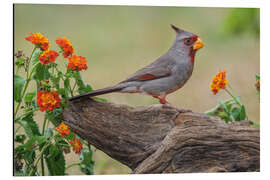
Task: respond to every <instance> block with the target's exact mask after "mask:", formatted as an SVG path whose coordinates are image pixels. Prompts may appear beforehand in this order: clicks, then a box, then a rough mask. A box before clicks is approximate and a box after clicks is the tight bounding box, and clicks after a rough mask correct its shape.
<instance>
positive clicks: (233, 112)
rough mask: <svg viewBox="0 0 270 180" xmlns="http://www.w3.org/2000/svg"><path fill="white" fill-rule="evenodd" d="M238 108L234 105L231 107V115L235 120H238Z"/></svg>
mask: <svg viewBox="0 0 270 180" xmlns="http://www.w3.org/2000/svg"><path fill="white" fill-rule="evenodd" d="M240 111H241V110H240V109H239V108H237V107H235V108H233V109H232V116H233V117H234V120H235V121H239V120H240Z"/></svg>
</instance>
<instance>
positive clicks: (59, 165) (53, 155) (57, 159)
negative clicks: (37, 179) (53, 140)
mask: <svg viewBox="0 0 270 180" xmlns="http://www.w3.org/2000/svg"><path fill="white" fill-rule="evenodd" d="M45 160H46V164H47V167H48V170H49V175H52V176H55V175H65V158H64V154H63V151H62V150H61V149H59V147H58V146H56V145H53V144H52V145H51V146H49V148H48V149H47V151H45Z"/></svg>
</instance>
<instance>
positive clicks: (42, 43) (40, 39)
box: [25, 33, 50, 50]
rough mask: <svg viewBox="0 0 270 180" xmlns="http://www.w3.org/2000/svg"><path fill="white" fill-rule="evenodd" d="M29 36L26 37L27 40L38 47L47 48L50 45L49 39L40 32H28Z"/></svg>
mask: <svg viewBox="0 0 270 180" xmlns="http://www.w3.org/2000/svg"><path fill="white" fill-rule="evenodd" d="M30 34H31V36H28V37H26V38H25V39H26V40H27V41H30V42H31V43H32V44H35V45H36V46H38V47H40V48H41V49H42V50H47V49H49V47H50V44H49V40H48V39H47V38H46V37H45V36H43V35H42V34H41V33H30Z"/></svg>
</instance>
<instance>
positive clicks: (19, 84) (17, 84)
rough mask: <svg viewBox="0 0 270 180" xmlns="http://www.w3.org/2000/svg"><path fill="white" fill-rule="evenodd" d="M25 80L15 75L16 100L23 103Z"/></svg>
mask: <svg viewBox="0 0 270 180" xmlns="http://www.w3.org/2000/svg"><path fill="white" fill-rule="evenodd" d="M24 83H25V80H24V78H22V77H21V76H19V75H14V100H15V101H16V102H21V93H22V90H23V86H24Z"/></svg>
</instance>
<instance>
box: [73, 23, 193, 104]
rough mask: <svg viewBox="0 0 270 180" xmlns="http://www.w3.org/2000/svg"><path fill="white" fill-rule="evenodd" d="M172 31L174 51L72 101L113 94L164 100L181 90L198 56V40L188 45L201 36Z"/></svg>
mask: <svg viewBox="0 0 270 180" xmlns="http://www.w3.org/2000/svg"><path fill="white" fill-rule="evenodd" d="M172 28H173V29H174V30H175V32H176V39H175V41H174V43H173V45H172V46H171V48H170V49H169V50H168V51H167V52H166V53H165V54H164V55H162V56H161V57H159V58H158V59H157V60H156V61H154V62H153V63H151V64H149V65H148V66H146V67H144V68H142V69H140V70H138V71H137V72H135V73H134V74H133V75H131V76H129V77H128V78H127V79H126V80H124V81H122V82H120V83H118V84H117V85H115V86H111V87H107V88H104V89H100V90H94V91H92V92H89V93H86V94H83V95H78V96H74V97H72V98H71V99H70V100H74V99H78V98H80V97H84V96H96V95H100V94H105V93H111V92H121V93H144V94H148V95H152V96H154V97H155V96H157V97H158V96H164V98H165V96H166V95H167V94H169V93H171V92H173V91H175V90H177V89H179V88H180V87H182V86H183V85H184V84H185V83H186V82H187V80H188V79H189V78H190V76H191V74H192V71H193V66H194V55H195V50H193V48H192V47H193V45H194V42H195V40H194V42H186V41H187V39H190V38H191V37H194V38H195V39H196V38H197V37H198V36H197V35H195V34H193V33H190V32H187V31H184V30H181V29H179V28H177V27H176V26H174V25H172ZM191 40H192V38H191ZM189 43H190V44H189Z"/></svg>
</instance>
